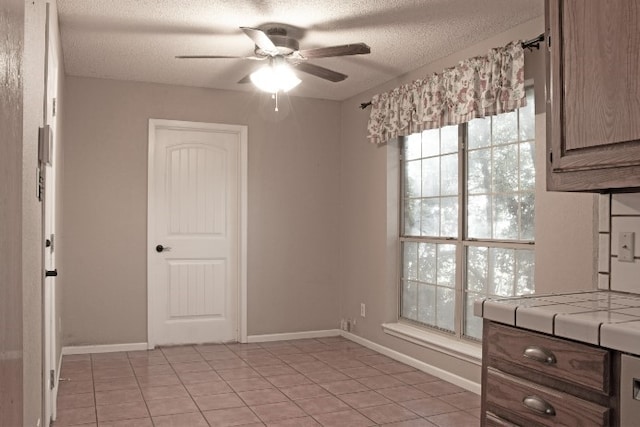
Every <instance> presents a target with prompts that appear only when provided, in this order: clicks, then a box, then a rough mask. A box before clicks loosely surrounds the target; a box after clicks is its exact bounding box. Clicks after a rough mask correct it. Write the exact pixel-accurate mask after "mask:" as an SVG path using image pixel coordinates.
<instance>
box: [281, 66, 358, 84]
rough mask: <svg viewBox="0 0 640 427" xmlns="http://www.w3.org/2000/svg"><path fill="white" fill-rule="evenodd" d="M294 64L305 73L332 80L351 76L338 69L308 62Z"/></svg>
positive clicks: (339, 80)
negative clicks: (330, 68) (339, 71)
mask: <svg viewBox="0 0 640 427" xmlns="http://www.w3.org/2000/svg"><path fill="white" fill-rule="evenodd" d="M294 66H295V67H296V68H297V69H298V70H300V71H302V72H304V73H307V74H311V75H313V76H316V77H320V78H321V79H325V80H329V81H331V82H341V81H343V80H344V79H346V78H347V77H349V76H347V75H346V74H342V73H338V72H337V71H333V70H329V69H328V68H324V67H320V66H318V65H314V64H309V63H308V62H300V63H298V64H294Z"/></svg>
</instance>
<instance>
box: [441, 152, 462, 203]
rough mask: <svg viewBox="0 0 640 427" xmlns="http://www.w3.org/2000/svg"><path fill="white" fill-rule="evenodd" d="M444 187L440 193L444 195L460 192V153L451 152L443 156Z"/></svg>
mask: <svg viewBox="0 0 640 427" xmlns="http://www.w3.org/2000/svg"><path fill="white" fill-rule="evenodd" d="M441 168H442V176H441V178H440V179H441V182H442V187H441V189H440V194H441V195H442V196H451V195H456V194H458V154H449V155H447V156H442V157H441Z"/></svg>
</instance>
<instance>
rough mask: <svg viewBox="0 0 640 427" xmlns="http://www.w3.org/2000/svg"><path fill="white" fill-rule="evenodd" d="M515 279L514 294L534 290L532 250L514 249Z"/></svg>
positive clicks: (532, 291)
mask: <svg viewBox="0 0 640 427" xmlns="http://www.w3.org/2000/svg"><path fill="white" fill-rule="evenodd" d="M516 263H517V271H518V273H517V276H516V277H517V279H516V295H529V294H532V293H534V292H535V286H534V280H533V279H534V277H533V276H534V271H535V269H534V265H535V253H534V252H533V251H527V250H519V251H516Z"/></svg>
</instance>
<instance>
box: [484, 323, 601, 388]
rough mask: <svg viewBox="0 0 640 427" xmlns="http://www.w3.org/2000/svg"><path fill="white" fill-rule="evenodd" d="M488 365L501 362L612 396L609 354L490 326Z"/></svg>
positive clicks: (524, 332)
mask: <svg viewBox="0 0 640 427" xmlns="http://www.w3.org/2000/svg"><path fill="white" fill-rule="evenodd" d="M487 345H488V346H487V350H488V353H487V355H488V356H489V357H488V359H489V360H488V363H489V364H491V358H497V359H502V360H505V361H508V362H509V363H513V364H516V365H519V366H521V367H526V368H529V369H532V370H534V371H537V372H540V373H542V374H545V375H547V376H549V377H554V378H557V379H558V380H560V381H566V382H569V383H573V384H579V385H582V386H584V387H587V388H590V389H593V390H597V391H599V392H602V393H604V394H607V395H608V394H609V379H610V378H609V375H610V364H611V358H610V354H609V351H607V350H604V349H602V348H596V347H591V346H588V345H585V344H580V343H575V342H571V341H566V340H561V339H557V338H553V337H548V336H545V335H542V334H537V333H535V332H529V331H524V330H522V329H516V328H511V327H508V326H503V325H498V324H495V323H491V324H490V327H489V331H488V339H487Z"/></svg>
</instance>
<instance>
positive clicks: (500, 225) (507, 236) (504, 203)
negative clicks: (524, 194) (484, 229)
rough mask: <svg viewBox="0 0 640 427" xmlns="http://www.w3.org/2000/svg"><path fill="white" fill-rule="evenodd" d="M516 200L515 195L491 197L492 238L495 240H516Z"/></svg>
mask: <svg viewBox="0 0 640 427" xmlns="http://www.w3.org/2000/svg"><path fill="white" fill-rule="evenodd" d="M518 199H519V197H518V195H517V194H507V195H497V196H494V197H493V237H494V238H495V239H504V240H517V239H518V209H519V200H518Z"/></svg>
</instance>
